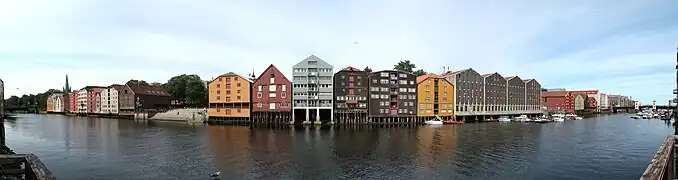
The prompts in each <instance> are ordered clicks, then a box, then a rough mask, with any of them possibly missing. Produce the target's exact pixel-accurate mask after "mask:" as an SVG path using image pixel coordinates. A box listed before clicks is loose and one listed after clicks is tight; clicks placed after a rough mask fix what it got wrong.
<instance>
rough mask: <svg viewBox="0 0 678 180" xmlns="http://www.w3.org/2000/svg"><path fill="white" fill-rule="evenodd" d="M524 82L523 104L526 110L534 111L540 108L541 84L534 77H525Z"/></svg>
mask: <svg viewBox="0 0 678 180" xmlns="http://www.w3.org/2000/svg"><path fill="white" fill-rule="evenodd" d="M523 81H524V82H525V105H526V106H527V110H528V111H531V112H534V111H540V110H541V84H539V82H537V80H536V79H526V80H523Z"/></svg>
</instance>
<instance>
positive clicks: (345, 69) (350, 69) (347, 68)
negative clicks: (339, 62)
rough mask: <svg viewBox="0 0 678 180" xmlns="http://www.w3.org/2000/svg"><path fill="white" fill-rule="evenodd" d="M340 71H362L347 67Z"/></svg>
mask: <svg viewBox="0 0 678 180" xmlns="http://www.w3.org/2000/svg"><path fill="white" fill-rule="evenodd" d="M341 70H342V71H362V70H360V69H358V68H354V67H352V66H347V67H345V68H344V69H341Z"/></svg>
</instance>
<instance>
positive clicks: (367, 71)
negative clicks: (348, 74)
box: [363, 66, 372, 73]
mask: <svg viewBox="0 0 678 180" xmlns="http://www.w3.org/2000/svg"><path fill="white" fill-rule="evenodd" d="M363 71H365V73H371V72H372V69H370V67H369V66H366V67H365V69H363Z"/></svg>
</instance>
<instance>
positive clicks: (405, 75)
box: [398, 74, 407, 78]
mask: <svg viewBox="0 0 678 180" xmlns="http://www.w3.org/2000/svg"><path fill="white" fill-rule="evenodd" d="M398 76H399V77H403V78H406V77H407V74H398Z"/></svg>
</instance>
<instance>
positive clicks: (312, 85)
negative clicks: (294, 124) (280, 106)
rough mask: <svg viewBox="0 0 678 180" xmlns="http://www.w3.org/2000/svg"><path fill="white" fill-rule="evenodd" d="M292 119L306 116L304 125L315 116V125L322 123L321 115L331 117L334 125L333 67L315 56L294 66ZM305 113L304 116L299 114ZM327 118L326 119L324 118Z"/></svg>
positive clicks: (330, 119)
mask: <svg viewBox="0 0 678 180" xmlns="http://www.w3.org/2000/svg"><path fill="white" fill-rule="evenodd" d="M292 68H293V71H292V75H293V79H292V92H293V96H292V109H293V113H292V119H293V121H294V120H296V119H297V118H296V117H298V115H300V116H305V117H306V118H304V119H305V121H304V123H310V121H311V119H312V117H313V116H315V118H314V119H315V123H320V120H321V114H327V115H329V119H328V120H329V121H330V122H331V123H334V120H333V119H334V117H333V116H334V115H333V112H332V106H333V103H332V100H333V94H332V90H333V88H332V76H333V75H334V72H333V67H332V65H330V64H329V63H327V62H325V61H323V60H322V59H320V58H318V57H317V56H315V55H311V56H309V57H307V58H306V59H304V60H303V61H301V62H299V63H297V64H295V65H294V66H292ZM302 111H303V112H304V115H301V114H298V113H297V112H299V113H301V112H302ZM323 118H325V117H323Z"/></svg>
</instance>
